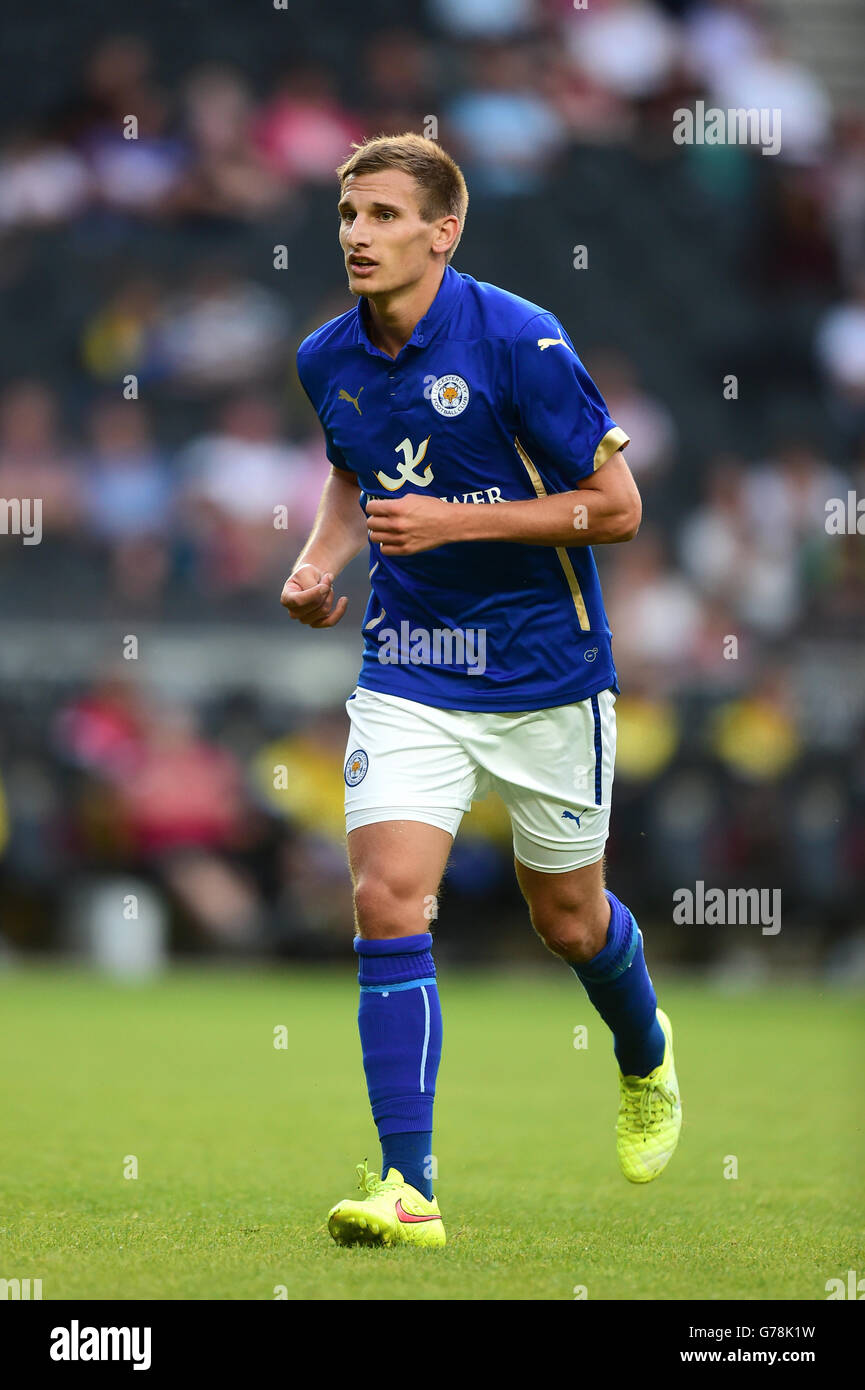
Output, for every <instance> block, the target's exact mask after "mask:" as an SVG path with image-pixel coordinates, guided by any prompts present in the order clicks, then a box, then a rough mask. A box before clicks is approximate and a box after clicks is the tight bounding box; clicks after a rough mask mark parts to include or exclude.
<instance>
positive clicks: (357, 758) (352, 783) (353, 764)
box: [345, 748, 369, 787]
mask: <svg viewBox="0 0 865 1390" xmlns="http://www.w3.org/2000/svg"><path fill="white" fill-rule="evenodd" d="M368 767H369V758H368V757H367V756H366V753H364V751H363V749H362V748H356V749H355V750H354V752H353V753H352V754H351V756H350V757H349V760H348V762H347V763H346V765H345V783H346V786H347V787H356V786H357V784H358V782H362V781H363V779H364V777H365V776H366V770H367V768H368Z"/></svg>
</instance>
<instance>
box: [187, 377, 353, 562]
mask: <svg viewBox="0 0 865 1390" xmlns="http://www.w3.org/2000/svg"><path fill="white" fill-rule="evenodd" d="M180 464H181V467H182V469H183V473H184V479H185V491H186V498H187V503H186V511H187V517H188V526H189V529H190V530H191V532H192V534H193V536H194V537H195V543H196V545H197V547H198V549H199V552H200V554H201V563H202V565H203V570H204V574H205V575H206V576H207V582H208V583H215V584H216V585H217V586H219V587H221V588H228V589H233V588H245V587H248V586H250V585H255V584H258V583H263V584H267V583H269V582H270V581H271V576H273V577H274V582H275V577H276V576H277V575H278V574H279V573H281V571H282V570H283V569H285V567H286V565H290V564H291V563H292V561H293V559H294V555H293V553H292V551H293V550H294V549H296V547H297V546H299V545H300V544H301V542H302V540H303V539H305V536H306V531H307V529H308V525H309V522H310V519H311V516H313V515H314V513H315V508H316V506H317V503H318V497H319V495H320V492H321V487H322V486H323V483H324V478H325V476H326V472H327V469H328V468H329V465H327V462H326V459H324V460H321V456H320V455H319V461H318V463H316V462H315V461H314V459H313V458H311V457H310V455H309V453H308V452H307V451H306V450H305V449H303V448H299V447H297V446H293V445H289V444H286V443H285V442H284V441H283V440H282V438H281V437H280V419H279V413H278V410H277V408H276V406H275V405H274V404H273V403H272V402H271V401H269V400H268V399H266V398H265V397H263V396H257V395H248V396H240V397H238V398H237V399H235V400H233V401H232V402H230V404H228V405H227V406H225V407H224V408H223V410H222V412H221V415H220V418H219V427H218V429H217V431H216V432H215V433H214V434H210V435H205V436H204V437H202V438H199V439H196V440H194V441H193V442H192V443H191V444H190V445H188V446H187V448H186V449H185V450H184V451H183V453H182V455H181V458H180ZM283 519H284V524H282V523H283ZM284 578H285V576H284V575H283V576H282V579H283V580H284ZM281 585H282V581H280V586H279V587H280V588H281Z"/></svg>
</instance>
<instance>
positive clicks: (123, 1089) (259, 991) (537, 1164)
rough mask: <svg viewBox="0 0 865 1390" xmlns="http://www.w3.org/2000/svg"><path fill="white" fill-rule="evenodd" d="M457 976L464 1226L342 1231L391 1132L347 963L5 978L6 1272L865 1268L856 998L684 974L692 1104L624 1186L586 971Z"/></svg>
mask: <svg viewBox="0 0 865 1390" xmlns="http://www.w3.org/2000/svg"><path fill="white" fill-rule="evenodd" d="M442 994H443V1006H444V1010H445V1053H444V1058H443V1062H442V1068H441V1072H440V1076H439V1100H438V1102H437V1129H436V1136H435V1144H434V1147H435V1150H436V1155H437V1158H438V1163H439V1180H438V1183H437V1191H438V1194H439V1198H440V1201H441V1203H442V1209H443V1212H444V1215H445V1222H446V1225H447V1229H448V1238H449V1243H448V1245H447V1247H446V1249H445V1250H443V1251H429V1252H423V1251H413V1250H406V1249H396V1250H363V1249H356V1250H344V1249H338V1248H337V1247H336V1246H334V1245H333V1244H332V1242H331V1241H330V1238H329V1237H328V1235H327V1230H326V1227H325V1222H324V1218H325V1216H326V1213H327V1210H328V1208H329V1207H330V1206H331V1205H332V1204H333V1203H334V1202H335V1201H336V1200H337V1199H338V1198H339V1197H341V1196H346V1195H348V1194H349V1193H350V1192H351V1191H352V1190H353V1187H354V1182H355V1177H354V1164H355V1163H356V1162H358V1161H359V1160H360V1159H361V1158H363V1157H364V1156H367V1155H368V1156H369V1158H370V1160H371V1161H375V1160H377V1157H378V1148H377V1144H376V1140H375V1132H374V1129H373V1127H372V1123H371V1120H370V1118H369V1112H368V1109H367V1101H366V1093H365V1090H364V1086H363V1078H362V1072H361V1068H360V1057H359V1047H358V1043H357V1036H356V1023H355V1004H356V996H355V985H354V982H353V978H352V969H351V966H347V968H346V970H345V972H344V974H340V975H333V974H325V973H318V972H313V971H304V972H301V971H291V972H276V971H274V972H273V973H269V974H251V973H248V972H243V971H240V972H236V973H232V974H219V973H183V972H179V973H175V974H173V975H171V976H169V977H168V978H166V979H164V980H162V981H160V982H159V983H157V984H154V985H148V986H143V987H127V988H124V987H120V986H116V985H112V984H110V983H108V982H105V981H102V980H100V979H98V978H95V977H93V976H90V975H81V974H71V973H67V974H61V973H58V972H55V971H53V970H49V971H41V970H23V971H17V970H16V971H12V972H7V973H6V974H5V975H2V976H0V1020H2V1023H0V1045H2V1059H3V1065H2V1068H0V1072H2V1076H0V1199H2V1203H0V1277H5V1278H14V1277H19V1278H26V1277H30V1278H41V1279H42V1281H43V1297H44V1298H46V1299H51V1298H69V1299H80V1298H99V1299H102V1298H120V1299H132V1298H157V1299H272V1298H273V1297H274V1288H275V1286H276V1285H285V1286H286V1287H287V1290H288V1296H289V1298H291V1299H318V1298H321V1299H363V1300H369V1299H376V1298H385V1299H424V1300H430V1299H466V1298H468V1299H514V1298H519V1299H522V1298H530V1299H568V1300H569V1299H572V1298H573V1297H574V1292H573V1291H574V1286H575V1285H584V1286H585V1287H586V1288H587V1290H588V1297H589V1298H590V1299H706V1298H708V1299H721V1298H736V1299H758V1300H759V1299H764V1298H782V1299H793V1298H804V1299H823V1298H825V1296H826V1295H825V1291H824V1286H825V1283H826V1280H827V1279H830V1278H833V1277H835V1276H836V1275H842V1276H844V1277H846V1271H847V1270H848V1269H850V1268H852V1269H856V1270H858V1272H859V1275H860V1277H861V1276H862V1275H865V1248H863V1241H862V1237H861V1232H862V1229H863V1220H862V1217H863V1211H865V1202H863V1172H865V1162H863V1160H865V1131H863V1104H862V1099H861V1093H862V1087H861V1081H860V1078H861V1062H862V1058H863V1055H865V1048H863V1032H865V1030H863V1019H862V1015H863V1009H862V999H861V996H855V995H853V994H844V993H840V992H834V993H833V992H831V991H829V990H825V989H820V988H809V987H794V986H786V987H783V988H781V987H775V988H772V989H760V990H755V991H752V992H749V993H746V994H742V995H740V996H730V995H723V994H719V993H717V992H714V991H713V990H711V989H710V988H709V987H708V986H707V987H703V986H698V985H694V984H689V985H681V984H679V985H673V984H670V985H668V986H667V985H665V986H664V987H663V988H662V999H663V1003H664V1006H665V1007H666V1009H667V1010H668V1012H669V1013H670V1015H671V1017H672V1020H673V1025H674V1028H675V1030H676V1045H677V1063H678V1071H679V1079H680V1082H681V1084H682V1088H683V1097H684V1113H685V1124H684V1128H683V1133H682V1140H681V1144H680V1147H679V1151H678V1153H677V1154H676V1157H675V1158H674V1160H673V1162H672V1163H671V1165H670V1168H669V1169H668V1170H667V1172H666V1173H665V1174H664V1176H663V1177H662V1178H661V1179H660V1180H659V1181H658V1182H656V1183H653V1184H651V1185H650V1186H648V1187H632V1186H631V1185H630V1184H628V1183H626V1182H625V1181H624V1179H623V1178H622V1177H621V1176H620V1174H619V1172H618V1168H617V1166H616V1158H615V1148H614V1136H613V1125H614V1120H615V1107H616V1098H617V1091H616V1085H615V1071H614V1063H613V1060H612V1053H611V1050H610V1045H609V1038H608V1035H607V1033H606V1030H605V1029H604V1027H603V1025H602V1024H601V1023H600V1021H599V1020H598V1019H597V1018H596V1016H595V1015H594V1013H593V1011H592V1009H591V1007H590V1006H589V1004H588V1002H587V1001H586V1000H585V997H584V996H583V994H582V992H581V990H580V989H579V987H578V986H577V984H576V981H574V980H573V978H572V977H571V976H570V975H569V972H567V971H565V970H564V969H559V968H557V967H556V964H555V962H550V966H549V970H548V972H546V973H544V974H541V975H540V976H533V977H529V978H526V979H517V978H515V977H514V976H512V975H511V976H483V977H480V976H475V975H470V976H467V975H455V976H449V975H447V974H446V976H445V978H444V980H443V982H442ZM580 1023H584V1024H588V1026H589V1046H588V1049H587V1050H584V1051H577V1050H575V1049H574V1047H573V1045H572V1039H573V1030H574V1026H575V1025H576V1024H580ZM279 1024H285V1025H286V1027H287V1029H288V1048H287V1049H286V1050H277V1049H275V1048H274V1046H273V1030H274V1028H275V1026H277V1025H279ZM130 1154H131V1155H135V1156H136V1157H137V1159H138V1164H139V1176H138V1178H137V1179H136V1180H128V1179H125V1178H124V1177H123V1164H124V1158H125V1156H126V1155H130ZM727 1155H735V1157H736V1158H737V1160H738V1171H739V1176H738V1179H736V1180H729V1179H725V1178H724V1175H723V1174H724V1165H725V1158H726V1156H727Z"/></svg>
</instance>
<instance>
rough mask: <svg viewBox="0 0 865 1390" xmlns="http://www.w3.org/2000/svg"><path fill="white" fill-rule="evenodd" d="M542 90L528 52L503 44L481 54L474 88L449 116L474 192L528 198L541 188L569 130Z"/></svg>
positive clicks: (472, 79) (473, 78)
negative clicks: (522, 195)
mask: <svg viewBox="0 0 865 1390" xmlns="http://www.w3.org/2000/svg"><path fill="white" fill-rule="evenodd" d="M538 87H539V79H538V76H537V73H536V70H535V68H534V66H533V64H532V60H531V55H530V53H529V52H527V51H526V50H524V49H520V48H517V47H508V46H506V45H504V44H500V45H497V46H495V47H491V48H488V49H485V50H483V51H481V52H479V53H478V55H477V57H476V61H475V66H474V69H473V72H472V74H471V75H470V80H469V86H468V89H467V90H466V91H465V92H464V93H463V94H462V95H461V96H458V97H457V98H456V100H455V101H454V102H452V103H451V104H450V105H449V106H448V108H447V110H446V113H445V114H446V121H447V126H448V132H449V135H448V138H449V140H451V141H452V143H453V145H454V147H455V150H456V153H457V157H458V158H460V159H461V160H462V161H463V162H464V164H465V172H466V178H467V179H468V182H469V185H470V187H471V189H472V192H477V193H490V194H498V195H500V196H501V195H508V194H527V193H531V192H532V191H534V190H535V189H537V188H539V187H540V186H541V184H542V182H543V179H544V176H545V174H546V172H547V171H548V169H549V167H550V165H551V163H552V161H553V159H554V158H555V156H556V154H558V153H559V151H560V150H561V149H562V147H563V144H564V127H563V125H562V122H561V119H560V117H559V116H558V114H557V113H556V111H555V109H554V108H553V107H552V105H551V104H550V103H549V101H547V100H546V98H545V97H544V96H542V95H541V93H540V91H539V90H538Z"/></svg>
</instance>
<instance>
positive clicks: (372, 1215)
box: [327, 1162, 445, 1246]
mask: <svg viewBox="0 0 865 1390" xmlns="http://www.w3.org/2000/svg"><path fill="white" fill-rule="evenodd" d="M357 1176H358V1179H359V1182H358V1188H359V1190H360V1192H362V1193H363V1196H361V1197H347V1198H346V1199H345V1201H343V1202H337V1204H336V1206H335V1207H332V1208H331V1210H330V1212H329V1213H328V1218H327V1229H328V1230H329V1231H330V1234H331V1235H332V1236H333V1238H334V1240H335V1241H336V1243H337V1245H398V1244H403V1245H425V1246H439V1245H444V1243H445V1228H444V1222H443V1221H442V1215H441V1212H440V1211H439V1204H438V1202H437V1201H436V1199H435V1197H433V1199H432V1201H431V1202H428V1201H427V1199H426V1197H424V1196H423V1194H422V1193H420V1192H418V1190H417V1188H415V1187H412V1186H410V1184H409V1183H407V1182H406V1181H405V1179H404V1178H403V1175H402V1173H400V1172H399V1170H398V1169H396V1168H389V1169H388V1173H387V1177H386V1178H380V1177H379V1175H378V1173H372V1172H370V1170H369V1168H368V1167H367V1166H366V1163H365V1162H364V1163H359V1164H358V1165H357Z"/></svg>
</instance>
